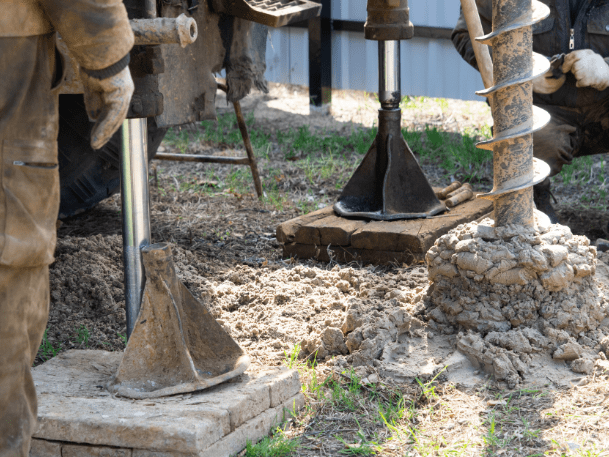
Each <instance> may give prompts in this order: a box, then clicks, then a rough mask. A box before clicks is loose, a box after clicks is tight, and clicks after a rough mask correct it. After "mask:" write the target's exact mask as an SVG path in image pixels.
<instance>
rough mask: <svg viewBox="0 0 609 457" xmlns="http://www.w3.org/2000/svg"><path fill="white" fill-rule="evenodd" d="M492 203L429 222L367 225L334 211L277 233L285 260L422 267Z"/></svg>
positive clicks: (470, 205) (468, 206)
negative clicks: (436, 246) (441, 240)
mask: <svg viewBox="0 0 609 457" xmlns="http://www.w3.org/2000/svg"><path fill="white" fill-rule="evenodd" d="M492 207H493V205H492V202H490V201H488V200H483V199H479V198H478V199H474V200H470V201H468V202H465V203H463V204H461V205H459V206H457V207H455V208H452V209H451V210H450V211H447V212H445V213H443V214H440V215H438V216H435V217H431V218H428V219H410V220H403V221H391V222H387V221H365V220H361V219H350V218H344V217H339V216H337V215H336V214H335V213H334V210H333V209H332V207H331V206H329V207H326V208H323V209H320V210H318V211H314V212H312V213H309V214H306V215H304V216H300V217H297V218H295V219H291V220H289V221H287V222H284V223H282V224H281V225H279V226H278V227H277V241H279V242H280V243H283V255H284V257H286V258H289V257H298V258H300V259H311V258H313V259H317V260H320V261H323V262H329V261H330V260H334V261H336V262H340V263H349V262H354V261H355V262H361V263H363V264H369V263H371V264H375V265H385V264H390V263H397V264H403V263H407V264H411V263H416V262H419V261H422V260H423V259H424V257H425V253H426V252H427V250H428V249H429V248H430V247H431V246H432V245H433V243H434V242H435V240H436V239H437V238H438V237H440V236H442V235H444V234H445V233H447V232H448V231H449V230H451V229H453V228H454V227H456V226H457V225H459V224H464V223H467V222H471V221H474V220H476V219H480V218H481V217H483V216H485V215H486V214H488V213H490V212H491V211H492Z"/></svg>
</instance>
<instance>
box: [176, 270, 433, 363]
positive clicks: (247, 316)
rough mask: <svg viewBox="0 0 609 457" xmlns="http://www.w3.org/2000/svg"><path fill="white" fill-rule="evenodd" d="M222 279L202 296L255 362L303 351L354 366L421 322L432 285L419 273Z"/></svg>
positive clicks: (240, 274) (282, 273)
mask: <svg viewBox="0 0 609 457" xmlns="http://www.w3.org/2000/svg"><path fill="white" fill-rule="evenodd" d="M179 274H181V275H182V276H183V277H184V278H185V279H186V278H187V275H186V274H184V272H183V271H180V273H179ZM222 279H223V281H222V282H215V281H213V280H209V281H206V282H205V283H204V284H202V285H201V287H200V288H199V290H198V292H199V293H200V295H201V299H202V301H203V302H204V303H205V304H207V306H209V308H210V309H211V311H212V313H213V314H214V316H215V317H216V318H218V320H219V321H220V322H221V323H222V324H223V325H224V327H225V328H226V330H227V331H229V333H231V335H232V336H233V337H234V338H236V339H237V340H238V341H243V342H244V344H245V345H246V346H250V352H252V354H253V355H254V356H256V357H262V358H273V357H278V356H279V357H283V351H284V350H286V349H288V348H290V347H291V346H293V345H295V344H297V343H300V344H301V347H302V350H303V352H302V354H303V355H312V354H315V356H316V358H317V359H318V360H325V359H328V358H330V357H331V356H336V355H348V354H353V356H351V357H350V360H351V361H353V362H354V363H355V364H356V365H357V364H358V362H359V364H363V363H367V361H371V360H374V359H376V358H378V356H379V355H380V351H381V350H382V348H383V345H384V344H385V343H387V342H389V341H392V340H395V338H396V337H397V335H398V334H400V333H402V332H404V331H405V330H407V329H409V328H411V327H412V326H413V324H414V323H415V322H417V321H418V320H417V319H416V318H415V317H413V316H414V315H415V314H416V313H417V310H418V311H422V310H423V306H422V304H421V303H420V300H421V297H422V296H423V293H424V292H423V291H424V290H425V286H426V283H427V277H426V274H425V269H424V268H421V267H418V268H415V269H414V271H413V269H410V270H409V271H403V272H397V273H387V274H382V273H380V274H379V273H375V272H374V269H373V268H369V269H353V268H349V267H347V268H340V267H339V266H335V267H334V268H333V269H332V270H329V271H328V270H324V269H321V268H317V267H306V266H303V265H296V266H293V267H286V268H278V269H274V270H273V269H264V270H262V271H261V270H260V269H254V268H251V267H248V266H242V267H238V268H236V269H235V270H234V271H231V272H229V273H228V274H226V275H225V276H224V278H222ZM415 325H418V327H420V326H421V325H422V323H420V322H419V323H418V324H415ZM345 336H346V337H345Z"/></svg>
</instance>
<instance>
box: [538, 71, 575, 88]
mask: <svg viewBox="0 0 609 457" xmlns="http://www.w3.org/2000/svg"><path fill="white" fill-rule="evenodd" d="M566 80H567V77H566V76H565V75H561V76H560V77H559V78H555V77H554V72H553V71H552V70H551V69H550V70H548V71H547V72H546V73H544V74H543V75H541V76H538V77H537V78H535V79H534V80H533V92H535V93H537V94H553V93H554V92H556V91H557V90H558V89H560V88H561V87H562V85H563V84H564V83H565V81H566Z"/></svg>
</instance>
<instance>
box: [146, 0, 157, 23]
mask: <svg viewBox="0 0 609 457" xmlns="http://www.w3.org/2000/svg"><path fill="white" fill-rule="evenodd" d="M144 11H145V14H146V19H154V18H155V17H157V11H156V0H144Z"/></svg>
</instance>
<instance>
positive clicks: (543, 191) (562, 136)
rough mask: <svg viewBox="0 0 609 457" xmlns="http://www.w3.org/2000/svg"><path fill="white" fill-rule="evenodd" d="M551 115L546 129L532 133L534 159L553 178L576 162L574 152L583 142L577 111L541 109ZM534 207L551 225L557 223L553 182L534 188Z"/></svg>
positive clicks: (545, 107)
mask: <svg viewBox="0 0 609 457" xmlns="http://www.w3.org/2000/svg"><path fill="white" fill-rule="evenodd" d="M540 108H543V109H545V110H546V111H548V112H549V113H550V115H551V116H552V118H551V119H550V122H549V123H548V125H546V126H545V127H544V128H543V129H541V130H539V131H537V132H535V133H533V155H534V156H535V157H536V158H538V159H541V160H543V161H544V162H546V163H547V164H548V165H549V166H550V176H554V175H556V174H558V173H560V170H561V169H562V167H563V165H568V164H570V163H571V162H572V161H573V157H574V149H575V148H576V147H577V146H578V144H579V143H580V142H581V129H580V128H578V126H577V121H578V116H579V113H578V111H577V110H571V109H565V108H558V107H555V106H540ZM533 198H534V201H535V206H536V207H537V209H538V210H539V211H542V212H544V213H545V214H546V215H548V217H549V218H550V220H551V221H552V223H557V222H558V216H557V215H556V212H555V211H554V208H553V207H552V199H553V196H552V193H551V192H550V179H549V178H548V179H545V180H544V181H543V182H542V183H540V184H537V185H536V186H534V188H533Z"/></svg>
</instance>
